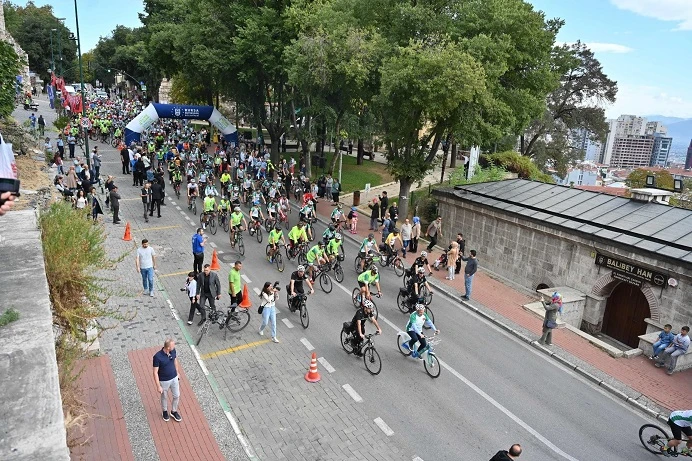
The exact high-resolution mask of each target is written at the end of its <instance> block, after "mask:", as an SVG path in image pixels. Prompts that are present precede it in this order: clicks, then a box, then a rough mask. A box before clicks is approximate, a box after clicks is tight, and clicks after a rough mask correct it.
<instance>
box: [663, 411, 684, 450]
mask: <svg viewBox="0 0 692 461" xmlns="http://www.w3.org/2000/svg"><path fill="white" fill-rule="evenodd" d="M668 426H669V427H670V430H671V431H672V432H673V438H672V439H670V440H669V441H668V446H667V447H665V446H664V447H661V452H663V454H664V455H665V456H670V455H671V453H672V452H673V451H674V450H675V447H677V446H678V445H680V443H681V442H682V434H685V435H686V436H687V446H686V447H684V448H683V449H682V451H681V453H684V454H689V453H690V451H692V410H677V411H674V412H672V413H671V414H670V416H669V417H668Z"/></svg>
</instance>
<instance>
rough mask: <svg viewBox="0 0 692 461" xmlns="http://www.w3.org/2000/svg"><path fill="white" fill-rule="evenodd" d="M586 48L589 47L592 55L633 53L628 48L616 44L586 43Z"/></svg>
mask: <svg viewBox="0 0 692 461" xmlns="http://www.w3.org/2000/svg"><path fill="white" fill-rule="evenodd" d="M586 46H588V47H589V49H590V50H591V51H593V52H594V53H631V52H632V51H634V50H633V49H632V48H630V47H629V46H625V45H618V44H617V43H597V42H592V43H587V44H586Z"/></svg>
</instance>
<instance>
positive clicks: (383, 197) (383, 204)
mask: <svg viewBox="0 0 692 461" xmlns="http://www.w3.org/2000/svg"><path fill="white" fill-rule="evenodd" d="M379 198H380V218H381V219H384V214H385V213H386V212H387V208H389V197H387V191H386V190H383V191H382V194H380V197H379Z"/></svg>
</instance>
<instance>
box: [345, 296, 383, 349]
mask: <svg viewBox="0 0 692 461" xmlns="http://www.w3.org/2000/svg"><path fill="white" fill-rule="evenodd" d="M373 307H374V306H373V304H372V301H368V300H365V301H364V302H363V304H362V307H361V308H360V309H358V311H357V312H356V314H355V315H354V316H353V320H351V331H355V332H356V334H355V335H353V354H354V355H356V356H358V357H361V356H362V355H363V354H362V353H361V351H360V348H361V344H362V343H363V340H364V339H365V321H366V320H370V321H371V322H372V323H373V324H374V325H375V326H376V327H377V334H378V335H381V334H382V328H380V324H379V323H377V319H376V318H375V317H374V315H373Z"/></svg>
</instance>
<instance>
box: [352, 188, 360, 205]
mask: <svg viewBox="0 0 692 461" xmlns="http://www.w3.org/2000/svg"><path fill="white" fill-rule="evenodd" d="M358 205H360V191H359V190H354V191H353V206H358Z"/></svg>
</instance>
